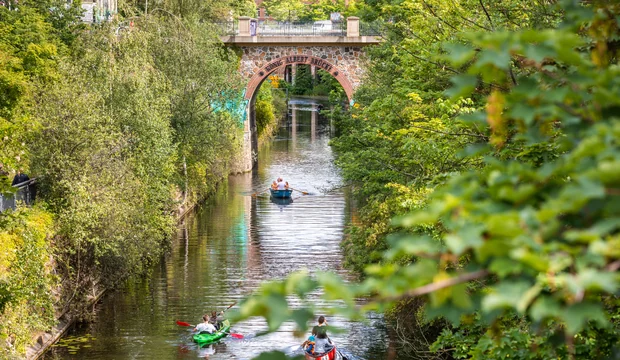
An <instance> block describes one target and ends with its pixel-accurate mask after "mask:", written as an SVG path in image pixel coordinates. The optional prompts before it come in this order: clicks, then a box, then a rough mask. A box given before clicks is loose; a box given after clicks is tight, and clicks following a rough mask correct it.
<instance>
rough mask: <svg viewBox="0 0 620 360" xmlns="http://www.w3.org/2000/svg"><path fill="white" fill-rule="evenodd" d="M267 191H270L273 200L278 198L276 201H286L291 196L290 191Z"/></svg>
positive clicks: (291, 192)
mask: <svg viewBox="0 0 620 360" xmlns="http://www.w3.org/2000/svg"><path fill="white" fill-rule="evenodd" d="M269 191H271V196H273V197H274V198H278V199H288V198H290V197H291V195H292V194H293V190H292V189H288V190H274V189H269Z"/></svg>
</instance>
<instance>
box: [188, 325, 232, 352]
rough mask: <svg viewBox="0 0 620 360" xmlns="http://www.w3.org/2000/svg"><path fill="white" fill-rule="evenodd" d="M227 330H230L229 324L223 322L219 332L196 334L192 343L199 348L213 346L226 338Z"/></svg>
mask: <svg viewBox="0 0 620 360" xmlns="http://www.w3.org/2000/svg"><path fill="white" fill-rule="evenodd" d="M228 330H230V322H229V321H228V320H224V323H223V324H222V328H221V329H220V330H219V331H216V332H214V333H213V334H196V335H194V341H195V342H197V343H198V345H200V346H204V345H209V344H213V343H214V342H217V341H220V339H222V338H225V337H226V336H228Z"/></svg>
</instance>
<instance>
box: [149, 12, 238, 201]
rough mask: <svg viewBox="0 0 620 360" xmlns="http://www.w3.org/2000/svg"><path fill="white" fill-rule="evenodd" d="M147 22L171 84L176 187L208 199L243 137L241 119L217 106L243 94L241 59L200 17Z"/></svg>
mask: <svg viewBox="0 0 620 360" xmlns="http://www.w3.org/2000/svg"><path fill="white" fill-rule="evenodd" d="M144 26H145V27H146V29H147V30H146V31H147V32H148V33H149V34H150V36H152V38H151V41H150V42H149V52H150V54H152V57H153V59H154V66H155V67H156V68H157V69H158V70H159V71H161V73H162V74H163V76H165V79H166V81H167V82H168V84H169V89H168V92H167V94H168V96H169V99H170V107H171V110H170V111H171V115H170V116H171V117H170V124H171V126H172V129H173V130H174V133H173V134H174V139H173V140H174V143H175V144H176V148H177V158H178V159H179V160H180V161H181V163H180V164H178V165H179V166H178V167H177V171H178V176H177V185H178V186H179V187H180V188H181V189H183V191H185V192H186V196H189V197H190V199H193V200H197V199H201V198H204V197H205V196H206V195H208V194H209V193H210V192H212V191H214V190H215V186H216V184H217V183H218V182H219V181H220V180H221V179H222V178H224V177H225V176H226V175H227V174H228V169H229V165H230V164H231V163H232V162H233V161H234V156H235V155H236V154H237V153H238V150H239V149H240V146H241V141H242V139H243V136H242V133H241V131H242V130H241V128H240V126H239V125H240V124H239V119H236V118H233V117H232V116H230V114H228V113H225V112H216V111H214V109H213V107H212V104H214V103H218V104H225V103H226V102H227V101H229V98H231V97H236V96H238V95H239V94H241V93H242V91H243V84H242V81H241V76H240V75H239V72H238V71H237V70H238V69H237V67H238V58H237V56H236V55H235V53H234V52H233V51H232V50H230V49H229V48H225V47H222V46H221V45H220V39H219V37H218V36H217V31H216V26H215V25H213V24H209V23H205V22H202V21H200V20H199V19H196V18H192V17H190V18H186V19H178V18H176V17H170V16H165V17H161V18H156V17H151V18H150V19H149V21H147V22H146V23H144ZM184 169H186V170H184ZM185 172H187V173H185Z"/></svg>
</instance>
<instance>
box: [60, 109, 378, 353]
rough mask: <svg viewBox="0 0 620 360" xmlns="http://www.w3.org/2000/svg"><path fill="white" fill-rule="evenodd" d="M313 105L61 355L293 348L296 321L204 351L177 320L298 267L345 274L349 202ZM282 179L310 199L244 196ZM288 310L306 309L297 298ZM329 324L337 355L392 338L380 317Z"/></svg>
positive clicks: (190, 318) (261, 325)
mask: <svg viewBox="0 0 620 360" xmlns="http://www.w3.org/2000/svg"><path fill="white" fill-rule="evenodd" d="M317 108H318V103H317V102H316V101H309V100H303V99H297V100H295V101H292V102H291V116H290V118H289V119H288V122H287V121H285V122H283V124H282V127H281V129H280V132H279V133H278V136H277V137H276V139H275V140H274V141H273V142H272V143H271V144H270V145H269V146H267V147H265V148H264V149H262V150H261V153H260V154H259V159H260V161H259V168H258V169H257V170H256V171H255V172H254V173H252V174H244V175H240V176H234V177H231V178H230V181H229V187H228V188H226V189H222V191H221V193H220V194H219V195H218V197H217V198H216V199H214V200H213V202H212V204H209V205H207V206H204V207H203V208H201V209H200V210H198V211H197V212H196V213H195V214H193V215H192V216H190V217H189V218H187V220H186V221H185V223H184V224H183V225H182V226H181V227H180V229H179V233H178V237H177V239H176V241H175V243H174V244H173V247H172V250H171V254H170V255H169V256H168V258H167V259H166V260H165V261H162V262H161V263H160V264H159V265H158V266H156V267H155V268H154V269H153V272H152V274H151V276H149V277H148V278H147V279H144V280H142V281H137V282H132V283H129V284H127V286H126V287H125V288H124V289H123V290H121V291H119V292H116V293H113V294H109V295H108V296H106V297H105V299H104V300H103V302H102V303H101V304H99V306H98V307H97V318H96V321H95V322H94V323H92V324H91V325H89V326H87V327H85V328H82V329H78V330H76V331H75V334H76V335H82V334H87V333H88V334H92V335H93V337H94V338H95V340H91V341H89V342H88V343H87V345H89V346H90V347H88V348H84V347H82V348H80V349H79V350H78V351H76V352H75V354H69V353H67V352H63V351H60V352H58V353H57V354H58V355H59V357H61V358H68V359H127V358H131V359H191V358H196V357H202V358H205V357H207V356H208V358H209V359H251V358H252V357H254V356H257V355H258V354H259V353H260V352H262V351H269V350H274V349H278V350H285V351H287V352H289V353H293V352H295V351H298V349H299V344H300V343H301V342H302V341H303V339H299V338H296V337H294V336H293V329H294V324H292V323H285V324H284V325H283V326H282V327H281V328H280V330H278V331H277V332H276V333H272V334H268V335H265V336H257V334H259V333H261V332H263V331H265V330H266V324H265V322H264V321H262V320H261V319H250V320H248V321H244V322H242V323H239V324H235V325H234V326H233V329H232V330H233V331H234V332H237V333H241V334H243V335H244V336H245V338H244V339H243V340H236V339H233V338H226V339H225V340H224V341H222V342H220V343H218V344H214V345H212V346H209V347H207V348H203V349H200V348H198V346H197V345H196V344H194V343H193V342H192V339H191V332H190V329H189V328H182V327H179V326H177V325H176V324H175V321H176V320H181V321H186V322H189V323H193V324H195V323H196V322H198V321H200V316H201V315H202V314H203V313H205V312H207V311H211V310H215V309H223V308H225V307H227V306H228V305H230V304H232V303H234V302H236V301H238V300H240V299H241V298H242V297H244V296H245V295H248V294H250V293H252V292H253V291H254V290H256V289H257V288H258V287H259V286H260V284H262V283H263V282H265V281H268V280H274V279H281V278H284V277H285V276H287V275H288V274H290V273H291V272H292V271H295V270H300V269H307V270H308V271H310V272H311V273H314V272H316V271H336V272H338V273H339V274H341V275H343V276H345V277H347V276H349V274H348V272H347V271H345V270H344V269H343V268H342V253H341V249H340V246H339V244H340V241H341V240H342V236H343V229H344V226H345V223H346V222H347V221H348V220H349V219H350V216H351V213H350V212H349V211H348V210H349V209H350V208H351V205H350V202H349V200H348V197H347V196H345V193H344V190H342V189H341V186H340V185H341V179H340V176H339V173H338V171H337V169H336V168H335V166H334V165H333V161H332V160H333V154H332V152H331V148H330V147H329V145H328V141H329V132H330V131H329V129H330V124H329V123H328V122H327V121H326V120H325V119H323V118H322V117H321V116H319V115H318V113H317V111H316V110H317ZM278 176H282V177H283V178H284V179H285V180H286V181H288V182H289V183H290V184H291V186H293V187H294V188H296V189H299V190H301V191H304V192H307V193H309V194H311V195H303V193H301V192H299V191H297V192H294V196H293V198H292V199H273V198H270V196H269V194H268V193H263V194H261V195H259V196H257V197H252V196H248V195H247V194H252V193H256V192H260V191H263V190H265V189H267V188H268V187H269V185H270V184H271V182H272V181H273V179H275V178H276V177H278ZM319 295H320V294H318V293H315V294H312V296H311V305H314V306H322V305H326V304H325V303H324V301H323V300H322V299H320V297H319ZM290 303H291V305H292V306H293V307H299V306H302V305H303V304H302V303H300V301H299V300H297V299H294V298H291V299H290ZM329 323H330V325H332V326H337V327H341V328H343V329H346V330H347V332H345V333H342V334H334V335H333V336H332V339H333V340H334V341H335V342H336V343H337V344H338V346H339V347H340V348H343V349H347V350H348V351H349V352H350V353H352V354H353V355H355V356H357V357H359V358H366V359H382V358H384V356H385V355H384V354H385V352H386V348H387V343H388V338H387V330H386V328H385V325H384V322H383V319H382V318H381V317H380V316H378V315H371V316H370V317H369V318H368V321H367V322H365V323H354V322H349V321H347V320H346V319H344V318H340V317H335V316H330V317H329ZM368 354H372V355H368Z"/></svg>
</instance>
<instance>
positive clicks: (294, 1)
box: [262, 0, 306, 22]
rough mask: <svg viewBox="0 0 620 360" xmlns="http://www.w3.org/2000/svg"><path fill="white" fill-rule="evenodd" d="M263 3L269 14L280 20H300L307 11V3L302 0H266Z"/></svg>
mask: <svg viewBox="0 0 620 360" xmlns="http://www.w3.org/2000/svg"><path fill="white" fill-rule="evenodd" d="M262 5H263V6H264V7H265V9H267V13H268V14H269V16H271V17H273V18H274V19H276V20H279V21H289V22H290V21H296V20H299V19H301V18H303V17H304V16H305V11H306V5H305V4H304V2H303V1H301V0H265V1H264V2H263V3H262Z"/></svg>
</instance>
